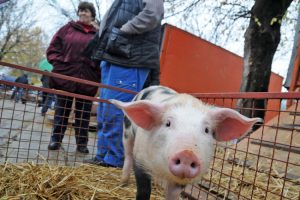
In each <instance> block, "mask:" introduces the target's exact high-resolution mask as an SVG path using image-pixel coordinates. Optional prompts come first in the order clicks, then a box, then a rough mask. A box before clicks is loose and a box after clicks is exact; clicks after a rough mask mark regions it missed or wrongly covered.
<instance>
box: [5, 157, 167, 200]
mask: <svg viewBox="0 0 300 200" xmlns="http://www.w3.org/2000/svg"><path fill="white" fill-rule="evenodd" d="M120 173H121V171H120V170H119V169H114V168H103V167H98V166H90V165H82V166H80V167H66V166H50V165H47V164H43V165H41V164H33V163H23V164H8V163H6V164H5V165H1V166H0V199H1V200H4V199H9V200H14V199H16V200H17V199H22V200H23V199H24V200H27V199H28V200H29V199H30V200H36V199H39V200H40V199H47V200H56V199H61V200H69V199H72V200H77V199H78V200H84V199H101V200H111V199H113V200H127V199H135V193H136V189H135V184H134V179H133V178H131V181H130V183H131V184H130V185H129V186H127V187H121V186H120V184H119V177H120ZM163 196H164V191H163V190H162V188H160V187H159V186H156V185H154V188H153V191H152V195H151V199H158V200H163V199H164V198H163Z"/></svg>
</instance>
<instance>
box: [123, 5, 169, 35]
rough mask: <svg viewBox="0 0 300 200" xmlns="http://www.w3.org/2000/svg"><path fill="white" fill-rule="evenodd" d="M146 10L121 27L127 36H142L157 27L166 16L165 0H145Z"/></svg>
mask: <svg viewBox="0 0 300 200" xmlns="http://www.w3.org/2000/svg"><path fill="white" fill-rule="evenodd" d="M143 2H144V4H145V6H144V9H143V10H142V11H141V12H140V13H139V14H138V15H137V16H135V17H134V18H133V19H132V20H130V21H128V22H127V23H126V24H124V25H123V26H122V27H121V31H123V32H124V33H127V34H142V33H145V32H148V31H151V30H153V29H154V28H155V27H157V26H158V25H159V24H160V23H161V20H162V18H163V15H164V5H163V0H143Z"/></svg>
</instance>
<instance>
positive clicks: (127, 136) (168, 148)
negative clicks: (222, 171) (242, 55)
mask: <svg viewBox="0 0 300 200" xmlns="http://www.w3.org/2000/svg"><path fill="white" fill-rule="evenodd" d="M111 103H113V104H114V105H116V106H117V107H118V108H120V109H122V110H123V111H124V113H125V118H124V134H123V145H124V151H125V162H124V166H123V170H122V178H121V182H122V184H128V180H129V176H130V171H131V169H132V168H133V169H134V173H135V178H136V183H137V194H136V199H137V200H148V199H150V195H151V179H152V178H159V179H163V180H164V181H166V183H167V187H166V199H167V200H176V199H178V198H179V195H180V192H181V190H182V189H183V188H184V186H185V185H187V184H191V183H196V182H199V180H200V178H201V176H202V175H203V174H204V173H205V172H206V171H207V169H208V168H209V164H210V161H211V160H212V157H213V153H214V148H215V145H214V142H215V141H230V140H233V139H237V138H240V137H242V136H244V135H245V134H247V133H248V132H249V131H250V130H251V128H252V126H253V125H254V124H255V123H256V122H262V120H261V119H260V118H247V117H245V116H243V115H241V114H239V113H238V112H236V111H234V110H232V109H228V108H218V107H214V106H211V105H208V104H205V103H203V102H201V101H200V100H198V99H197V98H195V97H193V96H191V95H188V94H179V93H177V92H175V91H174V90H172V89H170V88H167V87H162V86H152V87H149V88H146V89H144V90H142V91H141V92H140V93H139V94H137V96H135V98H134V99H133V101H132V102H129V103H124V102H120V101H117V100H111Z"/></svg>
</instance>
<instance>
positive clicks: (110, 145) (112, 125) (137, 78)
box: [96, 61, 150, 167]
mask: <svg viewBox="0 0 300 200" xmlns="http://www.w3.org/2000/svg"><path fill="white" fill-rule="evenodd" d="M100 67H101V76H102V77H101V78H102V79H101V80H102V83H103V84H106V85H110V86H116V87H119V88H124V89H128V90H132V91H137V92H138V91H140V90H142V89H143V86H144V83H145V81H146V78H147V76H148V74H149V71H150V70H149V69H146V68H135V67H121V66H117V65H113V64H110V63H108V62H106V61H102V63H101V65H100ZM133 97H134V95H133V94H127V93H123V92H119V91H115V90H110V89H106V88H102V89H101V90H100V98H101V99H106V100H108V99H116V100H119V101H124V102H129V101H131V100H132V99H133ZM123 119H124V114H123V112H122V110H120V109H118V108H117V107H115V106H114V105H112V104H107V103H99V106H98V109H97V122H98V144H97V154H96V158H97V159H98V160H99V161H102V162H105V163H107V164H110V165H113V166H116V167H122V166H123V162H124V150H123V144H122V135H123Z"/></svg>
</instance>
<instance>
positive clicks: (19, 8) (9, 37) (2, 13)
mask: <svg viewBox="0 0 300 200" xmlns="http://www.w3.org/2000/svg"><path fill="white" fill-rule="evenodd" d="M31 5H32V1H30V0H29V1H26V2H23V3H22V4H21V3H19V2H18V1H17V0H10V1H8V2H6V3H5V4H4V6H1V8H0V60H2V59H3V58H4V56H5V55H6V54H9V53H11V51H12V50H13V49H14V47H16V46H17V45H20V44H22V43H26V42H27V39H28V38H24V37H23V32H24V30H27V29H30V28H31V27H32V26H33V25H34V24H35V21H34V20H31V19H32V18H31V17H30V15H31V13H32V10H31Z"/></svg>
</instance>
